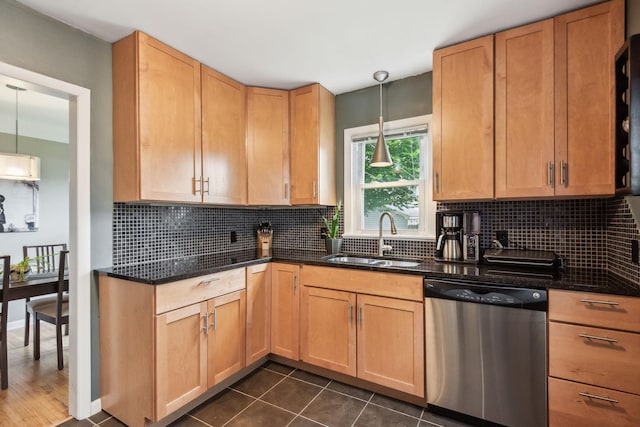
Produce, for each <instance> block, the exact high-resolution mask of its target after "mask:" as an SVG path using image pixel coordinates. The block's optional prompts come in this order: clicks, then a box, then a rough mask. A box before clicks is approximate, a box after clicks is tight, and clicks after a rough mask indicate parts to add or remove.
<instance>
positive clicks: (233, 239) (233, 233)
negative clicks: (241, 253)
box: [231, 231, 238, 243]
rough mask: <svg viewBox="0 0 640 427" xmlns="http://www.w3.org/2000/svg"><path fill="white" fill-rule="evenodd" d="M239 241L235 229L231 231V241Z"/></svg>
mask: <svg viewBox="0 0 640 427" xmlns="http://www.w3.org/2000/svg"><path fill="white" fill-rule="evenodd" d="M237 241H238V234H237V233H236V232H235V231H232V232H231V243H235V242H237Z"/></svg>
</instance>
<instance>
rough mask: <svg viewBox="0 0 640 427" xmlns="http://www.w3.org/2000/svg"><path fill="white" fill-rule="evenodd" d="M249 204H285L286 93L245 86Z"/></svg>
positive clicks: (286, 187)
mask: <svg viewBox="0 0 640 427" xmlns="http://www.w3.org/2000/svg"><path fill="white" fill-rule="evenodd" d="M247 150H248V151H247V154H248V156H247V157H248V162H249V165H248V179H249V204H250V205H288V204H289V93H288V92H287V91H285V90H274V89H262V88H256V87H250V88H248V89H247Z"/></svg>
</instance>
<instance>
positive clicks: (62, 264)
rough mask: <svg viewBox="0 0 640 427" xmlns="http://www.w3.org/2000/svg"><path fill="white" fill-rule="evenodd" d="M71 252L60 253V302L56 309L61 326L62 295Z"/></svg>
mask: <svg viewBox="0 0 640 427" xmlns="http://www.w3.org/2000/svg"><path fill="white" fill-rule="evenodd" d="M68 254H69V251H67V250H62V251H60V256H59V259H60V264H59V266H58V289H57V291H58V301H57V307H56V321H57V323H58V324H59V323H60V319H61V318H62V299H63V298H62V294H63V293H64V273H65V269H66V268H67V255H68Z"/></svg>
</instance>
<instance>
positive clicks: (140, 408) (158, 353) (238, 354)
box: [99, 268, 246, 427]
mask: <svg viewBox="0 0 640 427" xmlns="http://www.w3.org/2000/svg"><path fill="white" fill-rule="evenodd" d="M244 289H245V270H244V268H240V269H235V270H229V271H225V272H221V273H215V274H210V275H206V276H201V277H195V278H191V279H185V280H181V281H176V282H172V283H167V284H163V285H155V286H154V285H148V284H144V283H138V282H132V281H128V280H122V279H117V278H113V277H108V276H101V277H100V279H99V293H100V297H99V300H100V375H101V379H102V381H101V402H102V408H103V409H104V410H105V411H107V412H109V413H110V414H111V415H113V416H114V417H116V418H117V419H118V420H120V421H122V422H123V423H125V424H126V425H129V426H133V427H143V426H145V425H146V424H147V422H148V421H151V422H155V421H159V420H161V419H163V418H164V417H166V416H167V415H169V414H171V413H172V412H174V411H175V410H177V409H178V408H180V407H182V406H184V405H185V404H187V403H189V402H190V401H192V400H193V399H195V398H196V397H198V396H199V395H201V394H202V393H204V392H205V391H207V389H208V388H210V387H212V386H213V385H215V384H217V383H218V382H220V381H222V380H223V379H225V378H227V377H228V376H230V375H231V374H233V373H235V372H237V371H239V370H241V369H242V368H243V367H244V366H245V322H246V320H245V315H246V314H245V307H246V306H245V301H246V294H245V290H244Z"/></svg>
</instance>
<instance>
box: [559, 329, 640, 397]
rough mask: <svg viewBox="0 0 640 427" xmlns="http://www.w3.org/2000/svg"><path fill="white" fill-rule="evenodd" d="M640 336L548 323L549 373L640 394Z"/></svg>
mask: <svg viewBox="0 0 640 427" xmlns="http://www.w3.org/2000/svg"><path fill="white" fill-rule="evenodd" d="M639 370H640V335H639V334H634V333H630V332H620V331H612V330H610V329H600V328H590V327H586V326H580V325H568V324H564V323H556V322H549V375H550V376H554V377H559V378H566V379H570V380H574V381H580V382H583V383H587V384H594V385H597V386H601V387H607V388H612V389H615V390H621V391H625V392H629V393H636V394H640V382H639V381H638V380H637V376H635V375H632V374H631V373H633V372H638V371H639Z"/></svg>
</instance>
